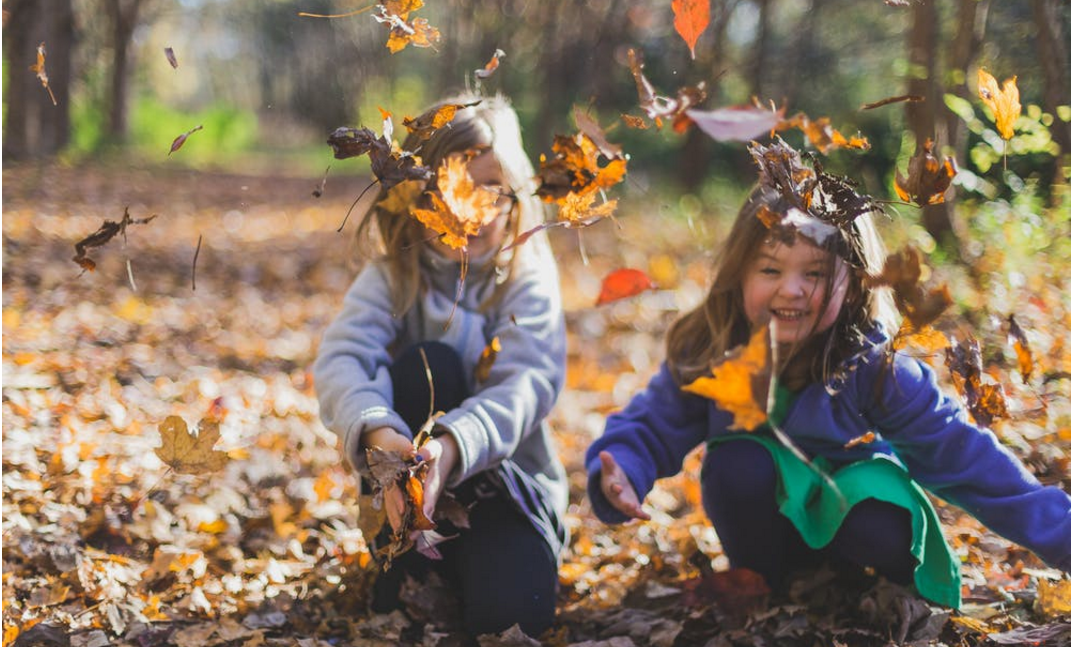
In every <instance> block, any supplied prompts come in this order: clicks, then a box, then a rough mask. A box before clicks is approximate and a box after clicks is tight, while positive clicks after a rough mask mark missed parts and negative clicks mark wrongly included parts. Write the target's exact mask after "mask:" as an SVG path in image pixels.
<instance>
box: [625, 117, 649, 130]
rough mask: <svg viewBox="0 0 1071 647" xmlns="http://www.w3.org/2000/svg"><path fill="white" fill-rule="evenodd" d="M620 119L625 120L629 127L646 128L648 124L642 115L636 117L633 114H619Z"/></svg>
mask: <svg viewBox="0 0 1071 647" xmlns="http://www.w3.org/2000/svg"><path fill="white" fill-rule="evenodd" d="M621 121H623V122H625V125H626V126H628V127H629V128H635V129H637V130H647V129H648V128H649V127H650V126H648V125H647V122H646V121H644V120H643V117H636V116H634V115H624V114H623V115H621Z"/></svg>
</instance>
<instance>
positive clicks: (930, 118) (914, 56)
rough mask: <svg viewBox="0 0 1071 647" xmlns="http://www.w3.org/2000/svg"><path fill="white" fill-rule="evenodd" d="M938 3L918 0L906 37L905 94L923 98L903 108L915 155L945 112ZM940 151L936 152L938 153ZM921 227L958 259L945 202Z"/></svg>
mask: <svg viewBox="0 0 1071 647" xmlns="http://www.w3.org/2000/svg"><path fill="white" fill-rule="evenodd" d="M936 2H937V0H920V1H919V2H917V3H915V4H914V5H912V25H911V32H910V33H909V35H908V61H909V63H910V66H911V76H910V77H909V79H908V82H907V93H908V94H917V95H921V96H923V97H925V100H924V101H920V102H918V103H914V102H908V103H907V104H905V108H904V109H905V111H906V114H907V124H908V127H909V128H910V129H911V131H912V132H913V133H914V134H915V142H916V144H915V153H916V154H918V153H919V152H921V150H922V147H923V145H924V144H925V142H926V140H928V139H933V140H935V142H936V143H937V144H938V145H939V144H940V142H939V141H936V140H937V132H936V128H937V120H936V114H937V111H938V110H941V111H942V112H943V111H944V100H943V96H942V92H941V87H940V84H939V83H938V82H937V51H938V50H937V40H938V38H937V36H938V34H937V29H938V23H937V20H938V16H937V5H936ZM937 150H938V151H939V148H938V149H937ZM921 220H922V226H923V227H924V228H925V229H926V231H927V232H928V233H929V234H930V236H932V237H933V239H934V240H935V241H937V244H938V245H940V246H941V248H942V249H944V250H945V251H946V252H947V253H948V254H949V255H950V256H952V257H953V258H957V259H958V258H960V257H961V254H960V246H959V238H958V236H957V235H956V232H955V229H954V227H953V226H952V209H951V205H950V203H948V202H942V203H940V204H934V205H929V206H926V207H923V208H922V218H921Z"/></svg>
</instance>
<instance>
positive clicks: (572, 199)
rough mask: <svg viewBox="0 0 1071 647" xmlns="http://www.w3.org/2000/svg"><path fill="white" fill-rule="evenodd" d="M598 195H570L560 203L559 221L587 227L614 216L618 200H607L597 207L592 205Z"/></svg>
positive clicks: (589, 192)
mask: <svg viewBox="0 0 1071 647" xmlns="http://www.w3.org/2000/svg"><path fill="white" fill-rule="evenodd" d="M596 195H598V194H597V193H596V192H595V191H587V192H585V193H579V194H577V193H569V194H566V196H565V197H564V198H562V199H561V200H560V201H559V204H560V206H559V207H558V220H559V221H564V222H567V223H570V224H572V225H577V226H587V225H590V224H592V223H593V222H595V221H596V220H599V219H602V218H606V217H608V216H612V215H614V210H615V209H617V200H607V201H605V202H603V203H602V204H600V205H599V206H597V207H592V206H591V204H592V203H593V202H594V201H595V197H596Z"/></svg>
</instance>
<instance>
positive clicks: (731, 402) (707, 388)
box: [681, 326, 772, 431]
mask: <svg viewBox="0 0 1071 647" xmlns="http://www.w3.org/2000/svg"><path fill="white" fill-rule="evenodd" d="M770 353H771V348H770V327H769V326H763V327H762V328H760V329H759V330H757V331H755V333H754V334H752V335H751V340H750V341H749V342H748V343H747V344H746V345H744V346H738V347H737V348H735V349H733V350H732V351H730V352H729V353H727V354H726V356H725V358H724V359H722V360H721V361H719V362H718V363H717V364H715V365H714V366H712V367H711V375H710V377H699V378H697V379H696V380H695V381H693V382H692V383H691V384H687V385H685V386H683V387H681V389H682V390H683V391H687V392H688V393H695V394H696V395H701V396H703V397H704V398H709V399H711V400H713V401H714V402H716V403H717V404H718V407H719V408H721V409H723V410H725V411H728V412H729V413H731V414H732V416H733V422H732V424H731V425H729V429H740V430H744V431H754V430H755V429H757V428H758V427H759V425H762V424H763V423H765V422H766V420H767V415H766V411H767V398H768V396H769V391H770V381H771V376H772V371H771V355H770Z"/></svg>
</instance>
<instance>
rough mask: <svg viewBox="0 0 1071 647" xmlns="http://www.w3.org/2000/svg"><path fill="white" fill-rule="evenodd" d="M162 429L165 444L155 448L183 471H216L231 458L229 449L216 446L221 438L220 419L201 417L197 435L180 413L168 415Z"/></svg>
mask: <svg viewBox="0 0 1071 647" xmlns="http://www.w3.org/2000/svg"><path fill="white" fill-rule="evenodd" d="M159 429H160V440H161V441H162V444H161V445H160V446H159V447H156V448H155V449H154V451H155V452H156V455H157V456H158V457H159V458H160V460H161V461H163V462H164V464H166V465H167V466H168V467H170V468H171V469H173V470H175V471H176V472H178V473H180V474H204V473H206V472H215V471H217V470H219V469H222V468H223V466H224V465H225V464H226V463H227V461H228V458H227V454H226V452H221V451H216V450H214V449H212V447H213V446H214V445H215V444H216V441H217V440H219V423H216V422H212V421H209V420H207V419H205V420H201V422H200V423H199V424H198V432H197V435H194V434H192V433H190V431H189V429H188V428H187V426H186V421H185V420H183V419H182V418H181V417H180V416H168V417H167V418H165V419H164V421H163V422H161V423H160V427H159Z"/></svg>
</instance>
